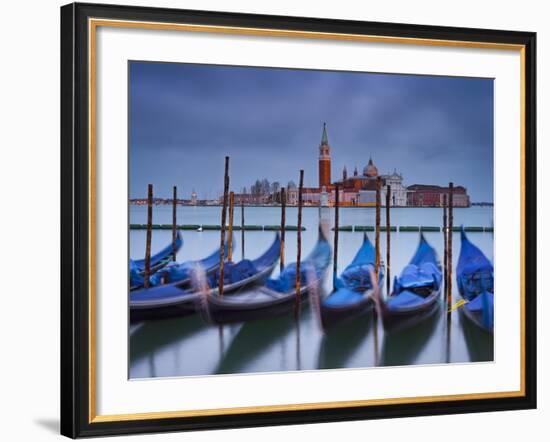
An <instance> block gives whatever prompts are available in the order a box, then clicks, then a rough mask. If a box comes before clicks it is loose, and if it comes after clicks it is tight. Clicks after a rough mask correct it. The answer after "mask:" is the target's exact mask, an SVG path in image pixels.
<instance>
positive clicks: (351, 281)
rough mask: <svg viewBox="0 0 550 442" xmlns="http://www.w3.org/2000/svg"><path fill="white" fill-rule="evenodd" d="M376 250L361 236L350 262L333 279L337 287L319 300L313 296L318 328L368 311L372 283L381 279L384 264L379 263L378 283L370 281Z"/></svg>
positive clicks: (326, 326) (373, 276)
mask: <svg viewBox="0 0 550 442" xmlns="http://www.w3.org/2000/svg"><path fill="white" fill-rule="evenodd" d="M375 263H376V250H375V248H374V247H373V245H372V244H371V242H370V241H369V239H368V237H367V234H366V233H365V234H364V236H363V244H362V245H361V247H360V248H359V250H358V251H357V253H356V255H355V257H354V258H353V260H352V262H351V263H350V264H349V265H348V266H347V267H346V268H345V269H344V271H343V272H342V274H341V275H340V277H339V278H336V279H335V281H334V286H335V287H337V289H335V290H334V291H333V292H332V293H331V294H330V295H329V296H327V297H326V298H325V299H323V300H321V299H320V297H319V296H316V297H315V302H313V305H314V308H315V310H316V311H317V312H318V316H319V319H320V323H321V328H322V329H323V330H324V331H328V330H329V329H330V328H332V327H334V326H336V325H337V324H340V323H345V322H347V321H350V320H352V319H354V318H357V317H358V316H361V315H364V314H366V313H368V312H370V311H372V309H373V307H374V303H373V300H372V297H371V295H372V293H373V287H374V286H376V285H378V286H380V285H381V283H382V282H383V281H384V274H385V268H384V265H383V264H381V265H380V267H379V272H378V284H374V283H373V281H372V278H375V268H376V267H375Z"/></svg>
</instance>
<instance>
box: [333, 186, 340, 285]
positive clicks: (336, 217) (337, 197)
mask: <svg viewBox="0 0 550 442" xmlns="http://www.w3.org/2000/svg"><path fill="white" fill-rule="evenodd" d="M334 191H335V195H334V259H333V260H332V262H333V268H332V288H333V289H334V290H336V278H337V277H338V230H339V228H340V225H339V224H340V220H339V213H338V212H339V208H338V206H339V205H340V188H339V186H338V184H336V186H335V190H334Z"/></svg>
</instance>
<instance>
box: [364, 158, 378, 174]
mask: <svg viewBox="0 0 550 442" xmlns="http://www.w3.org/2000/svg"><path fill="white" fill-rule="evenodd" d="M363 175H365V176H367V177H370V178H374V177H377V176H378V169H377V168H376V166H375V165H374V163H373V162H372V158H369V164H367V165H366V166H365V168H364V169H363Z"/></svg>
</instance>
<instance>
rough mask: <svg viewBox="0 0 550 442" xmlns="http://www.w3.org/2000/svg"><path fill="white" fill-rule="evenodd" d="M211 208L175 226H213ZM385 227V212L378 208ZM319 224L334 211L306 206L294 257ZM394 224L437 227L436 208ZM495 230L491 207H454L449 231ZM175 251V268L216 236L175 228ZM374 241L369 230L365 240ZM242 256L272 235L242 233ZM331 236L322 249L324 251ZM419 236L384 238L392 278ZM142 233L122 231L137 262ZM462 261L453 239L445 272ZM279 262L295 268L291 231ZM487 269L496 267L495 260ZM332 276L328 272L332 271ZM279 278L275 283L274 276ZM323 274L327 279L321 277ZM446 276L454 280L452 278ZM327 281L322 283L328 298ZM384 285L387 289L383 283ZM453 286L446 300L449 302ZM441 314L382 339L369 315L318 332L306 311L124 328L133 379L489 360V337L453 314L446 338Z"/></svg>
mask: <svg viewBox="0 0 550 442" xmlns="http://www.w3.org/2000/svg"><path fill="white" fill-rule="evenodd" d="M220 215H221V209H220V208H219V207H203V206H201V207H199V206H196V207H188V206H186V207H183V206H181V207H178V212H177V216H178V224H219V223H220ZM381 215H382V225H385V209H384V208H382V210H381ZM286 218H287V225H296V224H297V209H296V208H292V207H291V208H287V213H286ZM171 219H172V208H171V206H154V210H153V222H154V223H158V224H170V223H171ZM374 219H375V210H374V208H342V209H340V225H341V226H343V225H374ZM279 220H280V209H279V208H277V207H246V208H245V224H247V225H251V224H252V225H254V224H259V225H272V224H279ZM320 220H324V222H327V223H328V224H329V226H332V223H333V220H334V210H333V209H321V210H320V209H319V208H304V210H303V225H304V226H305V227H306V231H304V232H302V256H305V255H307V253H308V251H309V250H311V248H312V247H313V245H314V244H315V241H316V239H317V231H318V226H319V222H320ZM145 222H146V207H143V206H130V223H133V224H144V223H145ZM391 224H392V225H393V226H420V225H423V226H441V224H442V210H441V209H436V208H433V209H432V208H392V209H391ZM461 224H463V225H465V226H484V227H489V226H493V209H492V207H472V208H468V209H454V225H455V226H460V225H461ZM235 225H240V208H236V209H235ZM181 234H182V236H183V241H184V243H183V246H182V248H181V249H180V251H179V252H178V255H177V260H178V262H183V261H187V260H193V259H200V258H202V257H204V256H206V255H208V254H210V253H211V252H212V251H214V250H216V248H218V247H219V240H220V236H219V235H220V232H219V231H203V232H196V231H188V230H182V231H181ZM242 234H243V233H242V232H240V231H236V232H235V233H234V238H235V242H234V244H235V251H234V255H233V258H234V260H235V261H238V260H239V259H241V257H242V250H241V235H242ZM368 234H369V235H370V237H371V240H372V241H373V243H374V232H369V233H368ZM244 235H245V251H244V252H245V256H246V258H250V259H254V258H255V257H257V256H259V255H260V254H261V253H262V252H263V251H264V250H265V249H266V248H267V247H268V246H269V245H270V244H271V242H272V241H273V237H274V235H275V233H274V232H268V231H246V232H244ZM362 235H363V233H361V232H340V233H339V253H338V271H339V272H340V271H342V270H343V269H344V268H345V267H346V265H347V264H348V263H349V262H350V261H351V259H352V258H353V256H354V255H355V253H356V251H357V249H358V248H359V246H360V245H361V240H362ZM424 235H425V237H426V239H427V240H428V242H429V243H430V244H431V245H432V246H433V247H434V248H435V249H436V250H437V252H438V254H439V256H440V259H442V257H443V234H442V233H441V232H426V233H425V234H424ZM468 235H469V237H470V239H471V240H472V241H473V242H474V243H475V244H476V245H477V246H478V247H480V249H481V250H482V251H483V252H484V253H485V254H486V256H487V257H488V258H489V259H490V260H491V261H493V234H492V233H477V232H472V233H468ZM380 239H381V257H382V260H383V261H385V257H386V233H385V232H381V234H380ZM332 240H333V239H332V232H331V234H330V235H329V241H331V243H332ZM418 240H419V233H417V232H391V263H390V264H391V266H390V272H391V278H392V279H393V276H394V275H396V274H398V273H399V272H400V271H401V269H402V268H403V267H404V266H405V265H406V264H407V262H408V261H409V260H410V258H411V257H412V255H413V253H414V252H415V250H416V246H417V245H418ZM170 241H171V231H169V230H154V231H153V238H152V252H153V253H155V251H158V250H159V249H161V248H163V247H164V246H166V245H167V244H169V243H170ZM144 251H145V230H131V231H130V257H131V258H135V259H138V258H143V256H144ZM459 253H460V235H459V233H458V232H455V233H454V234H453V272H454V270H455V268H456V263H457V260H458V255H459ZM285 254H286V260H287V263H289V262H292V261H295V259H292V257H295V256H296V232H288V231H287V232H286V247H285ZM493 262H494V261H493ZM330 269H332V265H331V266H330ZM277 273H278V270H275V271H274V273H273V275H274V276H276V275H277ZM328 273H330V272H328ZM453 276H454V275H453ZM330 279H331V278H330V277H329V275H328V274H327V277H326V278H325V283H324V289H325V291H326V293H330ZM384 287H385V283H384ZM457 296H458V294H457V292H456V282H455V280H454V278H453V298H454V300H456V299H457ZM442 312H443V310H442V309H440V311H439V312H438V313H437V314H436V315H434V316H432V317H431V318H430V319H428V320H426V321H424V322H423V323H421V324H418V325H417V326H415V327H413V328H410V329H407V330H405V331H403V332H397V333H393V334H385V333H384V330H383V328H382V326H381V324H380V323H379V322H380V321H375V320H374V318H373V316H372V314H369V315H365V316H362V317H359V318H357V319H355V320H353V321H352V322H348V323H346V324H341V325H340V326H338V327H337V328H334V329H332V330H330V331H329V333H328V334H323V333H322V332H321V331H320V328H319V326H318V324H317V320H316V317H315V315H313V314H312V312H311V310H310V308H309V306H308V304H307V303H305V304H304V305H303V306H302V314H301V316H300V320H299V321H298V322H296V321H295V320H294V317H293V315H288V316H283V317H279V318H273V319H270V320H258V321H250V322H247V323H244V324H233V325H225V326H223V327H219V326H212V325H208V324H207V323H205V322H204V321H203V320H202V319H201V317H200V315H198V314H195V315H191V316H186V317H180V318H173V319H164V320H156V321H143V322H141V323H136V324H131V325H130V330H129V340H130V345H129V347H130V348H129V358H130V361H129V365H130V373H129V374H130V377H131V378H149V377H165V376H197V375H212V374H218V373H254V372H276V371H288V370H312V369H332V368H361V367H374V366H390V365H391V366H397V365H410V364H439V363H447V362H469V361H474V362H481V361H491V360H493V338H492V336H488V335H487V334H485V333H484V332H481V331H480V330H478V329H477V328H476V327H475V326H474V325H472V324H470V323H469V322H468V321H467V320H465V318H463V317H462V315H461V314H460V313H459V312H458V311H454V312H453V313H452V319H451V328H450V333H449V334H448V333H447V325H446V317H445V315H444V314H443V313H442Z"/></svg>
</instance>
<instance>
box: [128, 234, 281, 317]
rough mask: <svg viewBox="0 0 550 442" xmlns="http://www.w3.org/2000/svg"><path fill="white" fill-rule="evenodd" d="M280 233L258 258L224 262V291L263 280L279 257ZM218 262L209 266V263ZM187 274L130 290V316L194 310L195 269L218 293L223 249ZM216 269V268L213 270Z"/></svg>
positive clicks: (159, 315)
mask: <svg viewBox="0 0 550 442" xmlns="http://www.w3.org/2000/svg"><path fill="white" fill-rule="evenodd" d="M279 252H280V237H279V235H276V236H275V239H274V241H273V243H272V244H271V246H270V247H269V248H268V249H267V250H266V252H264V253H263V254H262V255H261V256H259V257H258V258H256V259H254V260H248V259H243V260H241V261H239V262H237V263H233V262H226V263H225V264H224V293H225V294H231V293H235V292H237V291H239V290H241V289H243V288H245V287H248V286H251V285H254V284H261V283H263V282H264V281H265V280H266V279H267V278H268V277H269V275H270V274H271V272H272V271H273V269H274V267H275V265H276V264H277V261H278V260H279ZM215 259H217V263H216V264H215V265H212V267H210V270H207V269H208V267H207V265H208V264H214V261H215ZM186 268H187V278H186V279H184V280H182V281H179V282H175V283H170V284H164V285H159V286H157V287H151V288H149V289H141V290H136V291H133V292H130V319H131V321H137V320H141V319H156V318H164V317H171V316H178V315H183V314H189V313H193V312H194V311H195V307H196V305H197V302H196V301H197V298H198V296H199V294H198V292H197V291H196V290H195V286H194V284H193V282H192V278H193V274H194V272H196V271H198V269H200V272H201V273H202V274H203V276H205V277H206V278H207V281H208V283H209V288H208V290H207V291H208V293H209V294H210V295H217V293H218V290H219V289H218V282H219V278H218V274H217V271H218V270H219V252H216V253H213V254H212V255H211V256H210V257H208V258H206V259H205V260H202V261H198V262H195V263H190V264H189V265H188V266H187V267H186ZM212 269H213V270H212Z"/></svg>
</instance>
